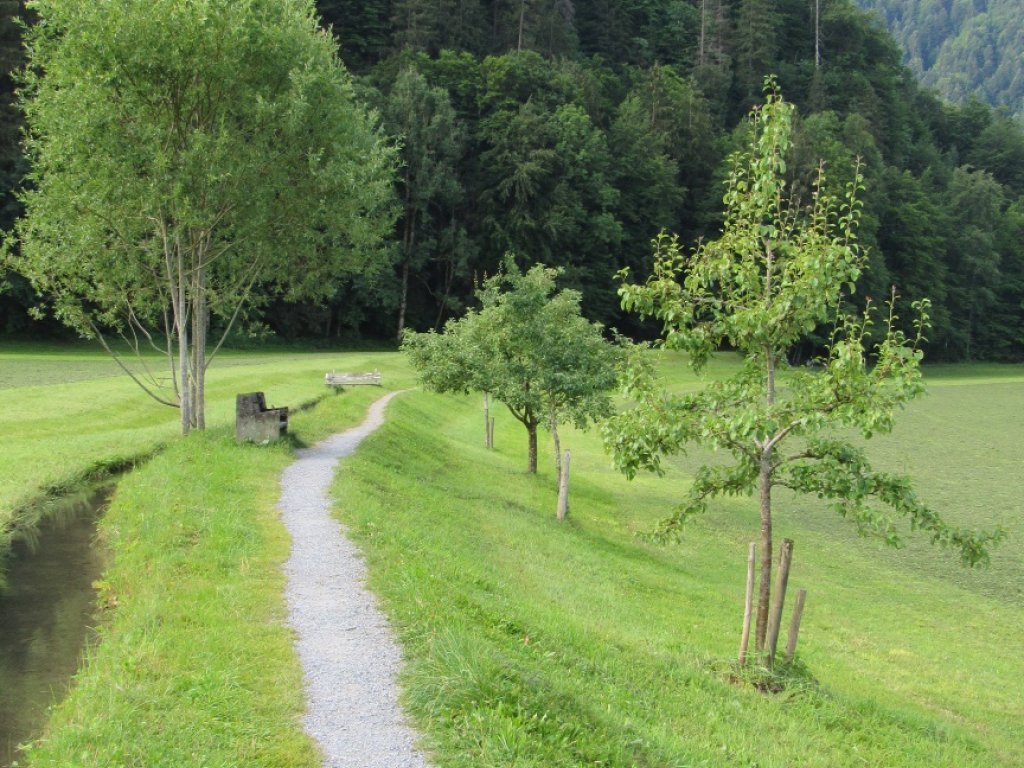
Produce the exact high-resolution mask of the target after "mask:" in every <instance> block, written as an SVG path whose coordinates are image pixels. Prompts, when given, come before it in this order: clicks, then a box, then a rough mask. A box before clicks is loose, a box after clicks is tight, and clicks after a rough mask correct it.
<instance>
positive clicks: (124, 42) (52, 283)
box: [8, 0, 395, 433]
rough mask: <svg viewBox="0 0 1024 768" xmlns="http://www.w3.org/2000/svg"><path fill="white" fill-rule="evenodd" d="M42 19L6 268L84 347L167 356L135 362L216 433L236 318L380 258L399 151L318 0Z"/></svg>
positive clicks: (55, 5) (47, 3) (26, 89)
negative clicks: (208, 406)
mask: <svg viewBox="0 0 1024 768" xmlns="http://www.w3.org/2000/svg"><path fill="white" fill-rule="evenodd" d="M29 6H30V7H31V8H32V10H33V12H34V13H35V14H36V15H37V17H38V23H36V24H34V25H32V26H31V27H30V28H29V29H28V30H27V52H28V64H27V66H26V68H25V70H24V73H23V75H22V79H23V84H22V90H21V103H22V107H23V108H24V110H25V115H26V120H27V133H26V138H25V148H26V150H27V153H28V157H29V160H30V161H31V168H32V170H31V173H30V174H29V178H28V184H27V187H26V189H25V190H24V191H23V193H22V195H21V198H22V201H23V202H24V205H25V215H24V218H23V219H22V220H21V221H20V222H19V223H18V224H17V227H16V232H15V234H16V237H17V240H18V247H17V248H13V247H9V248H8V252H9V253H10V254H11V255H10V257H9V262H10V263H11V265H12V266H13V267H14V268H15V269H16V270H17V271H19V272H21V273H22V274H23V275H25V276H26V277H28V278H29V280H30V281H31V282H32V285H33V287H34V288H35V289H36V291H37V292H38V293H39V294H41V295H42V296H43V297H44V298H45V299H46V301H47V302H48V303H49V304H50V305H51V306H52V309H53V311H54V313H55V314H56V316H57V317H59V318H60V319H61V320H63V321H64V322H66V323H67V324H68V325H70V326H72V327H74V328H76V329H77V330H79V331H80V332H81V333H82V334H83V335H86V336H90V337H92V336H98V337H99V338H100V339H101V341H103V343H104V345H105V346H107V348H108V349H112V348H113V346H112V345H108V344H107V342H106V339H105V337H106V335H109V334H111V333H114V334H121V336H122V337H123V338H124V340H125V341H126V342H128V343H129V344H130V345H131V347H132V348H133V349H134V350H135V351H136V352H141V351H142V350H143V348H145V347H146V346H152V347H154V348H156V351H157V352H159V353H161V354H162V355H166V360H167V362H166V363H165V364H161V365H160V369H159V370H156V371H154V370H151V369H150V368H148V367H147V366H146V356H142V355H140V358H139V359H140V361H141V362H140V363H139V364H138V365H137V366H133V367H134V370H129V366H128V365H126V364H124V363H122V367H124V368H125V369H126V371H128V372H129V373H131V375H132V376H133V378H134V379H135V380H136V382H138V383H139V384H140V385H141V386H143V388H144V389H146V390H147V391H148V392H149V393H150V394H151V395H152V396H154V397H155V398H156V399H158V400H160V401H162V402H165V403H167V404H168V405H173V406H176V407H178V408H180V409H181V428H182V431H183V432H184V433H187V432H188V431H189V430H190V429H194V428H198V429H202V428H203V427H204V426H205V422H204V399H205V394H204V393H205V376H206V371H207V368H208V366H209V365H210V363H211V360H212V359H213V357H214V355H215V354H216V352H217V350H218V349H219V348H220V344H221V343H222V342H223V340H224V338H225V337H226V336H227V334H228V333H229V332H230V331H231V330H232V328H233V327H234V326H235V325H236V324H237V322H238V321H239V319H240V318H244V317H245V316H246V315H247V314H248V313H251V312H254V311H255V310H256V309H258V307H259V305H260V303H261V301H262V300H263V299H266V298H269V297H271V296H284V297H285V298H288V299H298V298H307V299H311V300H315V299H317V298H320V297H325V296H327V295H328V294H330V293H331V291H332V290H333V288H334V282H335V279H336V278H337V277H338V276H340V275H342V274H345V273H347V272H351V271H354V270H367V269H369V268H371V267H373V266H374V264H375V262H378V261H380V259H379V258H378V254H379V253H381V250H380V249H379V248H378V243H379V241H380V238H381V236H382V235H384V234H385V233H387V232H388V231H389V230H390V228H391V226H392V223H393V221H394V213H395V210H394V204H393V193H392V191H391V184H392V181H393V168H394V152H393V150H392V149H390V148H389V147H387V146H386V145H385V143H384V142H382V141H381V138H380V136H379V134H378V132H377V131H376V129H375V127H374V119H373V117H372V116H370V115H368V114H367V113H366V111H365V110H364V109H363V108H362V107H361V106H360V105H359V104H358V103H357V102H356V100H355V97H354V95H353V90H352V85H351V83H350V79H349V76H348V74H347V73H346V71H345V70H344V68H343V67H342V65H341V63H340V61H339V59H338V56H337V48H336V45H335V43H334V41H333V39H332V38H331V37H330V35H328V34H327V33H325V32H323V31H320V30H319V29H318V26H317V21H316V17H315V14H314V7H313V2H312V0H247V1H246V2H236V1H235V0H122V2H118V3H83V2H79V0H32V2H30V3H29ZM211 328H215V329H216V330H217V331H218V333H219V334H220V335H219V340H217V341H216V343H214V344H208V342H207V336H208V333H209V332H210V329H211ZM118 359H119V360H120V357H119V358H118ZM158 359H159V358H158Z"/></svg>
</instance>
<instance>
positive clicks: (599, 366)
mask: <svg viewBox="0 0 1024 768" xmlns="http://www.w3.org/2000/svg"><path fill="white" fill-rule="evenodd" d="M557 275H558V272H557V270H554V269H548V268H545V267H544V266H543V265H540V264H537V265H535V266H533V267H531V268H530V269H529V271H527V272H526V273H525V274H524V273H522V272H520V271H519V270H518V269H517V268H516V266H515V263H514V262H513V261H512V260H511V259H508V260H507V261H506V263H505V270H504V271H503V272H502V273H501V274H498V275H496V276H495V277H492V278H490V279H489V280H487V281H486V282H485V283H484V285H483V287H482V288H481V290H480V292H479V293H478V297H479V299H480V304H481V308H480V310H478V311H473V310H471V311H470V312H469V313H468V314H467V315H466V316H465V317H463V318H460V319H459V320H452V321H449V322H448V324H447V325H446V326H445V329H444V333H440V334H439V333H435V332H433V331H431V332H429V333H407V334H406V337H405V341H404V342H403V345H402V348H403V350H405V351H406V352H407V353H408V354H409V359H410V361H411V363H412V366H413V367H414V368H415V369H416V370H417V372H418V373H419V376H420V381H421V383H422V384H423V385H424V387H426V388H427V389H429V390H431V391H434V392H462V393H467V392H485V393H488V394H489V395H491V396H493V397H494V398H496V399H497V400H499V401H500V402H502V403H504V404H505V406H506V407H507V408H508V410H509V412H510V413H511V414H512V415H513V416H514V417H515V418H516V419H517V420H518V421H519V422H520V423H522V424H523V426H524V427H525V428H526V430H527V434H528V438H529V444H530V457H529V469H530V471H531V472H536V471H537V456H536V451H537V445H536V431H537V427H538V425H540V424H541V423H543V422H545V420H547V422H548V424H549V425H550V426H551V427H552V428H553V429H557V425H558V423H560V422H571V423H573V424H575V425H576V426H577V427H580V428H583V427H586V426H587V425H588V424H589V423H591V422H593V421H597V420H598V419H601V418H603V417H605V416H607V415H609V414H610V413H611V411H612V403H611V397H610V394H609V393H610V390H611V389H612V388H613V387H614V386H615V382H616V367H617V366H616V361H617V360H618V358H619V354H620V353H619V350H618V348H616V347H615V346H613V345H611V344H610V343H608V342H607V341H605V339H604V337H603V335H602V329H601V326H599V325H597V324H595V323H590V322H588V321H587V320H586V319H584V318H583V317H582V316H581V315H580V295H579V293H578V292H576V291H573V290H569V289H564V290H560V291H557V292H556V290H555V278H556V277H557Z"/></svg>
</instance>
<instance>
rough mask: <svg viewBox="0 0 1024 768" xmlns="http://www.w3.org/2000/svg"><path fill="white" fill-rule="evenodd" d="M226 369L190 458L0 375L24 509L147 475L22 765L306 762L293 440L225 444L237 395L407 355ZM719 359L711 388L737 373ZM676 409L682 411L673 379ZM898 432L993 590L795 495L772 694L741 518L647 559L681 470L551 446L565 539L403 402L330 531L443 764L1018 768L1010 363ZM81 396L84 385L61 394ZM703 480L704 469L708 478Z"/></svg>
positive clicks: (368, 392) (126, 500) (112, 392)
mask: <svg viewBox="0 0 1024 768" xmlns="http://www.w3.org/2000/svg"><path fill="white" fill-rule="evenodd" d="M218 363H219V365H215V366H214V367H213V368H211V380H210V403H211V407H210V418H209V421H210V423H211V425H212V428H211V429H210V430H208V432H207V433H206V434H202V435H193V436H191V437H190V438H188V439H187V440H180V439H177V438H176V437H175V435H176V432H177V423H176V419H175V413H174V412H173V411H172V410H171V409H167V408H165V407H163V406H159V405H157V404H155V403H152V402H151V401H147V399H146V398H145V397H144V396H143V395H141V394H140V393H138V392H137V391H136V390H135V388H134V385H132V384H131V382H130V381H127V380H125V379H124V378H122V377H119V376H117V375H116V371H112V370H111V369H110V368H111V366H110V364H109V361H106V360H105V358H103V357H102V356H100V355H95V354H92V353H91V352H85V351H82V350H80V349H74V350H71V351H66V350H65V351H61V350H57V349H51V350H44V351H43V353H39V354H33V353H32V352H31V350H29V349H22V350H12V351H9V352H5V353H0V381H2V383H0V386H3V387H4V388H5V389H4V390H3V395H4V398H5V406H6V407H5V410H4V412H3V415H2V418H3V419H4V420H5V421H4V424H3V428H4V430H5V433H6V443H5V449H4V455H5V458H6V457H8V456H10V457H16V458H14V459H13V460H10V459H8V460H7V461H5V466H6V467H8V468H9V472H8V476H7V477H4V478H3V479H2V481H0V482H2V485H0V510H3V511H4V512H6V513H7V514H12V513H14V512H16V511H17V510H19V509H23V508H24V507H25V503H26V502H25V500H32V499H33V498H37V497H38V496H39V495H40V494H41V493H44V492H45V491H46V490H47V489H52V488H56V487H59V486H60V485H61V484H63V483H68V482H70V481H73V480H74V479H75V478H81V477H83V476H85V475H86V474H88V472H89V471H91V469H93V468H95V467H97V466H102V465H103V463H104V462H107V463H116V462H117V461H121V460H124V459H126V458H130V457H133V456H139V455H152V456H153V458H151V459H149V460H148V461H147V462H146V463H144V464H143V465H141V466H140V467H139V468H137V469H136V470H134V471H133V472H132V473H130V474H129V475H127V476H125V478H124V479H123V480H122V481H121V482H120V485H119V488H118V491H117V493H116V494H115V496H114V499H113V503H112V505H111V507H110V510H109V512H108V513H107V515H106V517H105V519H104V520H103V521H102V523H101V540H102V542H103V544H104V546H106V547H107V548H108V549H109V552H110V568H109V572H108V574H107V575H106V576H105V577H104V579H103V582H102V584H101V604H102V613H101V621H100V625H101V628H100V639H99V642H98V644H96V645H95V646H94V647H92V648H91V649H90V651H89V653H88V656H87V660H86V663H85V665H84V667H83V669H82V671H81V672H80V673H79V675H78V678H77V680H76V685H75V687H74V688H73V690H72V693H71V695H70V696H69V698H68V699H67V700H66V701H65V702H64V703H63V704H61V705H59V706H57V707H56V708H55V711H54V715H53V719H52V721H51V723H50V726H49V728H48V729H47V733H46V735H45V737H44V739H43V740H42V742H41V743H40V745H38V746H37V747H36V748H35V749H34V750H33V751H32V752H31V753H30V755H29V764H30V765H36V766H70V765H75V766H122V765H139V766H142V765H145V766H178V765H207V766H232V765H258V766H312V765H315V764H316V763H317V758H316V754H315V750H314V749H313V748H312V746H311V745H310V744H309V743H308V740H307V739H306V737H305V736H304V735H303V734H302V732H301V729H300V728H299V725H298V716H299V714H300V713H301V711H302V702H301V692H300V675H299V672H298V669H297V663H296V661H295V659H294V656H293V654H292V651H291V647H290V643H289V633H288V632H287V630H286V629H285V628H284V627H283V615H284V614H283V610H284V609H283V605H282V601H281V590H282V589H283V581H282V577H281V575H280V572H279V565H280V563H281V562H282V561H283V559H284V558H285V557H286V555H287V537H286V536H285V534H284V532H283V530H282V528H281V526H280V525H279V523H278V522H277V519H276V513H275V510H274V504H275V502H276V497H277V477H278V475H279V473H280V471H281V470H282V469H283V468H284V467H285V466H286V465H287V463H288V461H289V460H290V446H289V445H288V444H279V445H276V446H267V447H257V446H241V447H239V446H236V445H235V444H234V442H233V440H232V439H231V428H230V424H231V418H232V413H233V407H234V394H235V393H236V392H241V391H251V390H255V389H262V390H264V391H265V392H266V393H267V398H268V401H269V402H271V403H273V404H275V405H285V404H287V405H291V406H296V405H299V404H301V403H305V402H311V401H314V400H316V399H317V398H321V397H323V395H324V391H323V384H322V377H323V373H324V371H326V370H330V369H332V368H337V369H338V370H364V369H365V370H370V369H373V368H379V369H380V370H382V371H383V373H384V379H385V384H386V385H387V386H386V388H389V389H390V388H396V389H397V388H404V387H408V386H410V385H412V383H413V379H412V377H411V375H410V373H409V371H408V369H407V368H406V367H405V365H404V362H403V361H402V360H401V359H400V358H399V357H398V356H397V355H394V354H372V353H359V354H345V355H340V354H334V355H331V354H325V353H298V352H296V353H290V352H274V353H269V354H262V353H261V354H255V353H241V352H238V353H231V354H229V355H227V356H226V357H225V358H224V359H223V360H218ZM732 364H733V361H732V359H731V358H730V357H729V356H721V357H719V358H717V359H716V360H715V361H714V364H713V366H712V368H711V370H710V372H709V375H714V374H716V373H720V372H725V371H728V370H729V369H730V368H731V366H732ZM662 372H663V374H664V376H665V378H666V380H667V381H668V382H669V383H670V384H671V385H672V386H674V387H678V388H689V387H693V386H696V385H697V384H698V383H699V382H697V381H696V380H695V379H694V377H693V375H692V374H691V373H689V371H688V369H687V368H686V367H685V366H684V365H683V363H682V361H681V360H680V359H679V358H676V357H666V358H664V359H663V361H662ZM927 377H928V381H929V393H928V394H927V395H926V396H925V397H924V398H923V399H921V400H919V401H916V402H915V403H913V404H912V405H911V406H910V408H909V409H908V410H907V411H906V412H905V413H904V414H903V416H902V418H901V419H900V421H899V426H898V428H897V430H896V432H895V433H894V434H893V435H891V436H883V437H880V438H878V439H876V440H874V441H871V451H872V453H873V455H874V457H875V458H876V460H877V462H878V463H879V464H880V465H881V464H885V465H886V466H889V467H891V468H894V469H899V470H905V471H907V472H909V473H911V474H913V475H914V476H915V477H916V478H917V482H918V488H919V491H920V493H921V495H922V497H923V498H925V499H926V500H927V501H928V502H929V503H930V504H932V505H933V506H934V507H935V508H936V509H938V510H940V511H942V512H943V514H945V515H946V516H947V517H948V518H949V519H951V520H953V521H955V522H957V523H958V524H963V525H972V526H983V527H991V526H993V525H1001V526H1002V527H1004V528H1005V529H1006V531H1007V537H1006V540H1005V541H1004V542H1003V544H1002V546H1001V547H1000V548H999V549H998V550H997V551H996V552H995V553H994V554H993V558H992V564H991V566H990V567H989V568H987V569H985V570H976V571H966V570H964V569H963V568H961V566H960V565H959V564H958V563H957V562H956V561H955V559H954V558H953V557H952V556H951V555H949V554H948V553H945V552H942V551H938V550H935V549H933V548H931V547H930V546H929V545H928V544H927V543H926V542H922V541H918V540H915V539H914V538H913V537H912V535H908V537H907V545H906V546H905V547H904V548H902V549H899V550H892V549H888V548H885V547H883V546H881V545H880V544H878V543H877V542H873V541H867V540H863V539H860V538H858V537H857V536H856V534H855V533H854V532H853V531H852V529H851V527H850V526H849V525H848V524H846V523H845V522H844V521H843V520H841V519H839V518H838V517H836V515H835V514H834V513H832V512H830V511H829V510H827V509H824V508H822V507H820V506H819V504H818V503H817V501H816V500H815V499H797V498H786V497H783V498H782V499H781V500H780V503H779V505H778V508H777V513H776V515H777V517H776V535H777V537H778V538H779V539H781V538H782V537H789V538H792V539H794V540H795V542H796V544H795V551H794V565H793V571H792V574H791V577H790V589H791V594H792V591H793V590H794V589H796V588H800V587H803V588H806V589H807V590H808V601H807V609H806V612H805V616H804V623H803V627H802V629H801V635H800V646H799V649H798V653H797V663H796V665H795V667H794V668H793V669H792V670H790V671H789V672H788V673H787V676H786V679H785V683H786V687H785V690H784V691H782V692H781V693H777V694H766V693H762V692H761V691H759V690H758V689H757V688H756V687H754V686H753V685H751V684H750V681H749V680H747V681H744V680H737V679H735V677H734V676H733V675H732V667H731V662H732V659H733V658H734V656H735V654H736V650H737V647H738V642H739V628H740V619H741V610H742V592H743V584H744V580H745V558H746V545H747V542H748V541H750V540H751V539H752V538H754V537H755V536H756V529H757V517H756V510H755V506H754V503H753V500H751V499H748V498H731V499H725V500H723V501H719V502H716V503H715V504H714V505H712V507H711V510H710V511H709V513H708V514H707V515H705V516H703V517H701V518H697V519H695V520H693V521H692V523H690V524H688V527H687V528H686V530H685V532H684V536H683V540H682V542H681V543H679V544H675V545H668V546H662V545H656V544H651V543H647V542H646V541H645V540H643V539H642V538H641V537H639V536H638V534H641V533H643V532H645V531H649V530H651V529H652V528H653V526H654V525H655V523H656V522H657V521H658V520H659V519H660V518H661V517H662V516H663V515H665V514H666V513H667V511H668V510H670V509H671V507H672V506H673V504H674V503H675V502H676V500H677V499H678V498H679V495H680V492H681V491H682V490H683V489H684V488H685V487H686V484H687V482H688V477H689V476H690V473H691V472H692V469H693V467H695V466H697V465H698V464H699V463H700V462H702V461H704V460H707V459H708V458H709V457H707V456H704V455H700V454H697V453H694V454H691V455H689V456H686V457H683V458H680V459H678V460H675V461H673V462H672V464H671V466H670V468H669V469H670V471H669V473H668V474H667V476H666V477H663V478H654V477H650V476H644V477H641V478H638V479H637V480H635V481H632V482H628V481H626V480H625V479H624V478H622V477H621V476H620V475H618V474H617V473H615V472H614V471H613V470H612V469H611V468H610V466H609V460H608V458H607V457H606V456H605V455H604V453H603V451H602V449H601V446H600V441H599V439H598V437H597V435H596V434H593V433H590V434H580V433H577V432H573V431H571V430H567V432H566V434H565V435H564V436H563V444H564V445H565V447H568V448H570V449H571V450H572V453H573V459H572V470H573V471H572V480H571V498H570V515H569V518H568V519H567V520H566V521H565V522H564V523H561V524H559V523H558V522H557V521H556V520H555V502H556V489H555V477H554V467H553V462H552V458H551V452H550V445H543V444H542V446H543V447H542V456H541V468H540V474H539V475H538V476H536V477H533V476H530V475H528V474H527V473H526V471H525V468H526V437H525V430H523V428H522V427H521V426H520V425H519V424H518V423H517V422H515V421H513V420H512V418H511V416H509V415H508V414H507V413H502V412H501V411H498V410H496V409H495V410H496V413H497V418H498V424H497V433H496V444H497V449H496V450H494V451H488V450H485V449H484V447H483V425H482V422H483V419H482V407H481V405H482V403H481V401H480V398H478V397H465V398H460V397H448V396H445V397H441V396H436V395H431V394H426V393H423V392H420V391H410V392H408V393H406V394H403V395H402V396H400V397H399V398H397V399H396V400H395V401H394V402H393V403H392V404H391V406H389V412H388V421H387V423H386V424H385V426H384V427H383V428H382V429H381V430H380V431H379V432H377V433H376V434H374V435H373V436H371V437H370V438H368V439H367V441H366V442H364V443H363V445H362V446H361V448H360V450H359V451H358V452H357V453H356V455H355V456H354V457H352V458H350V459H348V460H346V461H345V463H344V464H343V465H342V466H343V469H342V471H341V472H340V473H339V476H338V479H337V482H336V484H335V495H336V499H337V514H338V515H339V517H340V518H341V519H342V520H343V521H345V522H346V523H347V524H348V525H349V527H350V530H351V532H352V534H353V536H354V537H355V538H356V540H357V541H358V542H359V544H360V546H361V547H362V549H363V551H364V552H365V554H366V556H367V559H368V563H369V566H370V581H371V586H372V587H373V589H374V590H375V591H376V592H377V593H378V594H379V595H380V596H381V598H382V602H383V605H384V607H385V609H386V610H387V612H388V613H389V614H390V616H391V618H392V620H393V622H394V624H395V627H396V629H397V631H398V633H399V635H400V638H401V640H402V643H403V646H404V649H405V655H406V661H407V664H406V668H405V672H404V674H403V678H402V684H403V689H404V701H405V704H406V705H407V707H408V709H409V711H410V714H411V717H412V719H413V720H414V721H415V722H416V723H417V724H418V726H419V727H420V728H421V729H422V731H423V733H424V734H425V736H424V739H425V746H426V747H427V748H428V749H429V750H430V751H431V752H432V753H433V755H434V763H435V764H436V765H437V766H438V768H454V767H456V766H460V767H461V766H466V767H467V768H468V767H469V766H474V767H478V766H495V767H497V766H522V767H524V768H525V767H526V766H536V767H537V768H540V767H541V766H545V767H547V766H554V767H558V766H598V765H603V766H623V767H625V766H651V767H652V768H653V767H654V766H658V767H659V768H661V767H666V768H673V767H675V768H682V766H723V767H731V766H758V767H759V768H767V767H769V766H779V767H781V766H797V765H799V766H821V767H822V768H824V767H826V766H828V767H831V766H908V767H909V766H1017V765H1020V764H1022V763H1024V736H1021V734H1020V723H1021V722H1024V696H1022V695H1021V692H1020V681H1021V680H1024V636H1022V635H1021V632H1020V628H1021V627H1022V626H1024V591H1022V589H1024V554H1022V544H1024V522H1022V519H1024V518H1022V515H1021V511H1022V509H1021V502H1020V499H1021V498H1022V497H1024V477H1022V473H1021V472H1020V460H1019V454H1018V453H1017V447H1016V446H1017V443H1018V441H1019V440H1020V437H1021V435H1024V412H1022V411H1024V409H1021V407H1020V404H1021V403H1022V402H1024V368H1021V367H1001V366H970V367H962V366H951V367H939V368H933V369H931V370H929V371H928V374H927ZM70 379H74V381H70ZM380 394H381V392H380V390H377V389H372V388H359V389H353V390H350V391H348V392H345V393H342V394H340V395H338V396H328V397H326V398H323V399H321V400H320V401H319V402H318V403H317V404H316V405H315V406H314V407H312V408H310V409H308V410H305V411H303V412H301V413H298V414H296V415H295V416H294V417H293V419H292V425H291V426H292V429H291V431H292V433H293V440H292V443H295V442H300V443H312V442H314V441H316V440H318V439H320V438H321V437H323V436H326V435H327V434H329V433H331V432H334V431H338V430H340V429H344V428H345V427H347V426H349V425H351V424H354V423H356V422H358V421H359V420H361V418H362V414H363V413H364V411H365V408H366V406H367V405H368V404H369V403H370V402H371V401H372V400H373V399H374V398H375V397H377V396H379V395H380ZM711 459H712V460H714V457H711Z"/></svg>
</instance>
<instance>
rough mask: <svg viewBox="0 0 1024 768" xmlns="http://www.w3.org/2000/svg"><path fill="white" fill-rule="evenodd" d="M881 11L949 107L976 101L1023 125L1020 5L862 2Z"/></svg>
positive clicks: (1023, 18)
mask: <svg viewBox="0 0 1024 768" xmlns="http://www.w3.org/2000/svg"><path fill="white" fill-rule="evenodd" d="M858 3H859V5H860V6H861V7H862V8H870V9H873V10H875V11H877V12H878V13H879V14H880V15H881V18H883V19H884V20H885V24H886V26H887V27H888V29H889V31H890V32H891V33H892V35H893V36H894V37H895V38H896V40H897V42H898V43H899V44H900V45H901V46H902V48H903V51H904V60H905V61H906V62H907V64H908V66H909V67H910V68H911V69H912V70H914V72H916V73H917V74H918V75H920V77H921V82H923V83H924V84H925V85H926V86H928V87H931V88H935V89H936V90H938V92H939V93H940V94H942V95H943V96H944V97H945V98H947V99H949V100H950V101H954V102H957V103H962V102H966V101H968V100H969V99H972V98H975V99H979V100H980V101H983V102H985V103H986V104H991V105H993V106H1002V107H1005V108H1006V109H1007V110H1008V111H1009V112H1010V113H1011V114H1014V115H1016V116H1017V117H1018V118H1021V119H1024V8H1022V6H1021V4H1020V0H956V2H954V1H953V0H858Z"/></svg>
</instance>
